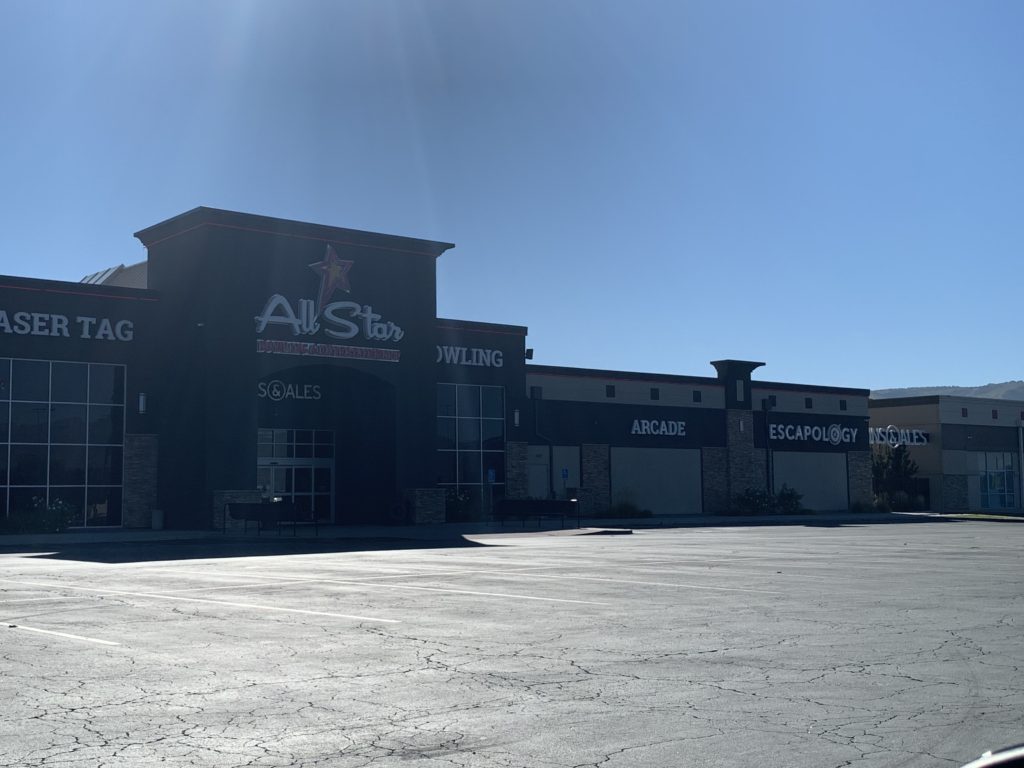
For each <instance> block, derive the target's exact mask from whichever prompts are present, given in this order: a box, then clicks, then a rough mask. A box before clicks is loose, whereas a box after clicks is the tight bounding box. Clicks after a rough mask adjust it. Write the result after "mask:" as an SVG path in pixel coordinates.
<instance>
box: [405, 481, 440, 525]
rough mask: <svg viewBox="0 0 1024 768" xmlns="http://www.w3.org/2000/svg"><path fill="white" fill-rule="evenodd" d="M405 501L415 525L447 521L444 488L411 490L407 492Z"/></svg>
mask: <svg viewBox="0 0 1024 768" xmlns="http://www.w3.org/2000/svg"><path fill="white" fill-rule="evenodd" d="M405 500H406V505H407V506H408V508H409V510H410V512H411V514H412V522H413V524H415V525H421V524H426V523H443V522H445V521H446V520H447V517H446V510H445V489H444V488H410V489H408V490H407V491H406V492H405Z"/></svg>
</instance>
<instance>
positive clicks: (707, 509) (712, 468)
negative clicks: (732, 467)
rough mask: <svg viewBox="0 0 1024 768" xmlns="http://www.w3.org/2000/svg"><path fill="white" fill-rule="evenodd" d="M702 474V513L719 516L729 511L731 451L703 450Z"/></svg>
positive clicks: (701, 451) (722, 449) (701, 456)
mask: <svg viewBox="0 0 1024 768" xmlns="http://www.w3.org/2000/svg"><path fill="white" fill-rule="evenodd" d="M700 474H701V485H702V486H703V490H704V493H703V508H702V510H701V511H702V512H704V513H706V514H710V515H718V514H721V513H722V512H728V511H729V450H728V449H727V448H701V449H700Z"/></svg>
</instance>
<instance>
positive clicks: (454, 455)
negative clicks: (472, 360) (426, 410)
mask: <svg viewBox="0 0 1024 768" xmlns="http://www.w3.org/2000/svg"><path fill="white" fill-rule="evenodd" d="M436 478H437V484H438V485H439V486H442V487H445V488H449V489H451V491H453V492H454V493H455V494H456V496H455V498H456V504H457V506H458V507H460V508H463V509H464V510H466V511H469V512H472V511H479V510H480V509H481V508H483V507H485V506H486V505H487V504H489V502H490V500H491V499H492V498H493V499H498V498H501V497H502V496H504V494H505V388H504V387H492V386H481V385H478V384H438V385H437V466H436Z"/></svg>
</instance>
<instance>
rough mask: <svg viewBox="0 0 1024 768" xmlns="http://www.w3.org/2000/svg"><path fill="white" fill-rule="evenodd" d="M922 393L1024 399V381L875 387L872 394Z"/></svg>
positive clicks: (888, 395) (876, 396) (914, 395)
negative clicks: (976, 384) (953, 385)
mask: <svg viewBox="0 0 1024 768" xmlns="http://www.w3.org/2000/svg"><path fill="white" fill-rule="evenodd" d="M921 395H957V396H959V397H993V398H997V399H999V400H1024V381H1004V382H1001V383H999V384H983V385H982V386H980V387H903V388H900V389H875V390H872V391H871V396H872V397H875V398H879V399H882V398H886V397H920V396H921Z"/></svg>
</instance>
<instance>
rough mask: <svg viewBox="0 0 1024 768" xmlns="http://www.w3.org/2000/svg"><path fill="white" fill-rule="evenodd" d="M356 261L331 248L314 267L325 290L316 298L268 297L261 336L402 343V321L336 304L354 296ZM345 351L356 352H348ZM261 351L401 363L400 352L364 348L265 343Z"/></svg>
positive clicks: (358, 305)
mask: <svg viewBox="0 0 1024 768" xmlns="http://www.w3.org/2000/svg"><path fill="white" fill-rule="evenodd" d="M352 264H353V262H351V261H346V260H345V259H340V258H338V254H337V253H336V252H335V250H334V248H333V247H331V246H330V245H328V246H327V251H326V253H325V255H324V258H323V261H318V262H315V263H313V264H310V265H309V268H310V269H312V270H313V271H314V272H316V273H317V274H319V275H320V291H319V293H318V295H317V298H316V299H311V298H300V299H297V300H294V301H293V300H291V299H289V298H288V297H286V296H283V295H282V294H280V293H275V294H273V295H271V296H270V298H268V299H267V301H266V303H265V304H264V305H263V309H262V311H261V312H260V313H259V314H258V315H256V318H255V319H256V333H257V335H262V334H263V333H264V332H265V331H266V330H267V329H268V328H270V327H277V326H283V327H285V328H287V329H289V330H290V331H291V334H292V336H296V337H303V336H306V337H310V336H317V335H318V334H320V333H321V332H322V333H323V335H324V336H327V337H328V338H330V339H337V340H341V341H348V340H351V339H363V340H366V341H376V342H398V341H401V340H402V337H403V336H405V331H404V330H403V329H402V327H401V326H399V325H398V324H397V323H394V322H391V321H390V320H386V319H384V318H383V317H382V316H381V315H380V314H379V313H377V312H374V311H373V307H372V306H371V305H370V304H363V303H362V302H358V301H348V300H344V301H332V300H331V299H333V298H334V295H335V293H337V292H338V291H342V292H343V293H351V291H352V287H351V284H350V282H349V272H350V271H351V269H352ZM346 350H349V351H351V354H347V353H346ZM257 351H258V352H276V353H283V354H305V355H314V356H317V357H353V358H362V359H386V360H389V361H390V362H397V360H398V352H397V350H380V351H382V352H383V351H387V352H391V353H392V354H391V355H385V356H379V355H376V356H375V355H367V354H366V351H367V350H366V348H365V347H345V346H339V345H334V344H312V343H310V344H284V345H283V344H281V343H272V342H269V341H266V342H265V341H263V340H260V341H259V342H258V343H257Z"/></svg>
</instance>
